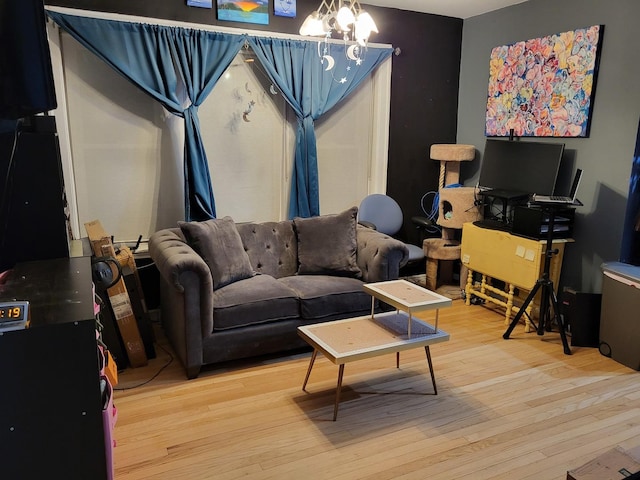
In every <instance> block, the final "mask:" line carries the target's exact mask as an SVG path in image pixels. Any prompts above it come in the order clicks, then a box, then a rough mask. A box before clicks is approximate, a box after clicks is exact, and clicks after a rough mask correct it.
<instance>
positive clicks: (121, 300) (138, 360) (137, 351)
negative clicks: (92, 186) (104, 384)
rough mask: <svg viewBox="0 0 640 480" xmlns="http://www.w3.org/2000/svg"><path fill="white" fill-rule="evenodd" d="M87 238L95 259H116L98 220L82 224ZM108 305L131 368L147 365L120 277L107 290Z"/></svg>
mask: <svg viewBox="0 0 640 480" xmlns="http://www.w3.org/2000/svg"><path fill="white" fill-rule="evenodd" d="M84 228H85V229H86V231H87V236H88V237H89V241H90V242H91V249H92V250H93V254H94V255H95V256H96V257H112V258H116V252H115V249H114V248H113V242H112V241H111V237H110V236H109V235H107V232H105V230H104V228H103V227H102V225H101V224H100V221H99V220H94V221H92V222H88V223H85V224H84ZM107 293H108V295H109V303H111V308H112V310H113V314H114V316H115V318H116V324H117V325H118V330H119V331H120V336H121V337H122V341H123V343H124V345H125V351H126V352H127V358H128V360H129V364H130V365H131V366H132V367H142V366H144V365H147V363H148V361H147V355H146V353H145V350H144V344H143V343H142V338H141V337H140V332H139V330H138V325H137V322H136V318H135V316H134V314H133V308H132V306H131V300H130V299H129V294H128V293H127V288H126V286H125V283H124V279H123V278H122V277H121V278H120V279H119V280H118V281H117V282H116V284H115V285H113V286H112V287H109V288H108V289H107Z"/></svg>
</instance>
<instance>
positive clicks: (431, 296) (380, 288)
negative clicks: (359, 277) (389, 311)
mask: <svg viewBox="0 0 640 480" xmlns="http://www.w3.org/2000/svg"><path fill="white" fill-rule="evenodd" d="M363 288H364V291H365V292H367V293H368V294H369V295H371V318H373V316H374V310H375V300H376V298H377V299H378V300H380V301H382V302H384V303H387V304H389V305H391V306H393V307H395V308H396V309H397V310H400V311H403V312H406V313H407V314H408V315H409V322H408V326H407V334H408V335H409V336H411V320H412V318H413V313H417V312H422V311H425V310H435V311H436V313H435V315H436V318H435V321H434V327H435V329H436V332H437V331H438V310H439V309H440V308H444V307H450V306H451V303H452V301H451V299H450V298H447V297H445V296H442V295H440V294H438V293H436V292H432V291H431V290H427V289H426V288H423V287H420V286H419V285H416V284H415V283H411V282H408V281H406V280H389V281H386V282H377V283H365V284H364V286H363Z"/></svg>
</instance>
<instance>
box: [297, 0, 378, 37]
mask: <svg viewBox="0 0 640 480" xmlns="http://www.w3.org/2000/svg"><path fill="white" fill-rule="evenodd" d="M332 32H338V33H341V34H342V35H343V38H344V40H352V41H357V42H358V43H359V44H360V45H362V46H365V45H366V43H367V41H368V40H369V36H370V35H371V33H372V32H376V33H378V27H376V24H375V22H374V21H373V18H371V15H369V14H368V13H367V12H365V11H364V10H363V9H362V7H361V6H360V3H359V2H358V0H331V1H330V2H327V0H322V3H321V4H320V6H319V7H318V9H317V10H315V11H314V12H312V13H311V14H310V15H309V16H307V18H306V19H305V21H304V22H303V23H302V26H301V27H300V35H305V36H312V37H324V36H331V34H332Z"/></svg>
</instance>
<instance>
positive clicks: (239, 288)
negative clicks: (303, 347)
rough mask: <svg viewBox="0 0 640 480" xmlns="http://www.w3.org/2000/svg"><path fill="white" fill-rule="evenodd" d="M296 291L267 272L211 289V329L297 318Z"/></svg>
mask: <svg viewBox="0 0 640 480" xmlns="http://www.w3.org/2000/svg"><path fill="white" fill-rule="evenodd" d="M299 315H300V308H299V304H298V298H297V295H296V292H294V291H293V290H292V289H290V288H289V287H288V286H286V285H285V284H283V283H281V282H280V281H278V280H276V279H275V278H273V277H271V276H269V275H260V274H258V275H255V276H254V277H251V278H247V279H244V280H240V281H237V282H235V283H232V284H230V285H227V286H225V287H223V288H219V289H218V290H216V291H215V292H213V330H214V331H216V330H227V329H230V328H236V327H244V326H247V325H255V324H258V323H266V322H271V321H274V320H282V319H286V318H297V317H299Z"/></svg>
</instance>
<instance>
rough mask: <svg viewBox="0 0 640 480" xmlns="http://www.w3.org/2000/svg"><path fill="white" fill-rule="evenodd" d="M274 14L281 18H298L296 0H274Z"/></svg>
mask: <svg viewBox="0 0 640 480" xmlns="http://www.w3.org/2000/svg"><path fill="white" fill-rule="evenodd" d="M273 13H274V14H275V15H278V16H279V17H290V18H296V0H273Z"/></svg>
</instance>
